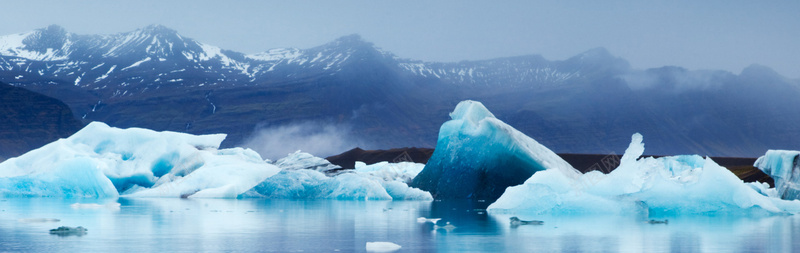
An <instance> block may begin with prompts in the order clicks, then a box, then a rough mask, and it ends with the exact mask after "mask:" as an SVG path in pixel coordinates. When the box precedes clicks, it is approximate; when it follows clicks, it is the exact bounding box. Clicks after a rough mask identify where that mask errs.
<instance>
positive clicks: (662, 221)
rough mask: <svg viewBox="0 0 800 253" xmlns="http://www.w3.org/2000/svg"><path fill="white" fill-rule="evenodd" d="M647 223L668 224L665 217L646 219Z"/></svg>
mask: <svg viewBox="0 0 800 253" xmlns="http://www.w3.org/2000/svg"><path fill="white" fill-rule="evenodd" d="M647 223H650V224H669V220H667V219H665V220H649V221H647Z"/></svg>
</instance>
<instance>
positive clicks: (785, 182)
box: [753, 150, 800, 200]
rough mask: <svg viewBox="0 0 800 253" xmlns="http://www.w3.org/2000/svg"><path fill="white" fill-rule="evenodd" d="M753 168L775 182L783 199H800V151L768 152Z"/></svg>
mask: <svg viewBox="0 0 800 253" xmlns="http://www.w3.org/2000/svg"><path fill="white" fill-rule="evenodd" d="M753 166H756V167H758V169H760V170H761V171H763V172H764V173H766V174H767V175H769V176H770V177H772V179H774V180H775V189H776V190H777V191H778V196H780V198H782V199H787V200H792V199H800V151H790V150H768V151H767V153H766V154H764V155H763V156H761V157H759V158H758V160H756V162H755V164H754V165H753Z"/></svg>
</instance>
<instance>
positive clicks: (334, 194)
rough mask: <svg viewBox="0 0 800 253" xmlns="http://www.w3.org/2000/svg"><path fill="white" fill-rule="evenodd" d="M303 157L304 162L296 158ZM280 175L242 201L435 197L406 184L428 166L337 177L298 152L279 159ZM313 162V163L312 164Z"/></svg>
mask: <svg viewBox="0 0 800 253" xmlns="http://www.w3.org/2000/svg"><path fill="white" fill-rule="evenodd" d="M291 157H295V158H302V159H293V158H291ZM278 161H279V162H278V163H277V165H278V166H279V167H280V168H281V169H282V171H281V172H280V173H278V174H277V175H275V176H272V177H270V178H267V179H266V180H264V181H262V182H261V183H259V184H258V185H256V186H255V187H253V188H252V189H250V190H249V191H247V192H245V193H243V194H241V195H240V196H239V197H240V198H277V199H346V200H432V199H433V198H432V197H431V194H430V193H428V192H425V191H422V190H420V189H416V188H412V187H409V186H408V184H407V183H406V182H407V181H408V180H409V178H413V176H414V175H416V173H419V170H421V168H422V167H423V166H424V165H422V164H416V163H407V162H403V163H388V162H381V163H377V164H372V165H365V164H363V163H358V164H357V166H356V169H355V170H346V171H342V172H339V173H337V174H335V175H332V174H331V173H328V174H327V175H326V174H325V173H323V172H321V171H326V172H327V171H330V170H327V169H321V170H320V168H330V166H328V165H326V164H329V163H328V161H327V160H325V159H323V158H318V157H314V156H312V155H311V154H308V153H302V152H296V153H294V154H291V155H289V157H287V159H281V160H278ZM310 161H313V162H310Z"/></svg>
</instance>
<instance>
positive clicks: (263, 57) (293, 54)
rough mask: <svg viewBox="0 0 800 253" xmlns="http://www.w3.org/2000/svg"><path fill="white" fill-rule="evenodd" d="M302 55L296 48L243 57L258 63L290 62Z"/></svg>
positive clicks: (271, 50) (277, 49) (273, 50)
mask: <svg viewBox="0 0 800 253" xmlns="http://www.w3.org/2000/svg"><path fill="white" fill-rule="evenodd" d="M301 55H302V53H301V51H300V49H297V48H274V49H270V50H267V51H265V52H261V53H257V54H250V55H246V56H245V57H247V58H250V59H253V60H258V61H279V60H291V59H295V58H297V57H300V56H301Z"/></svg>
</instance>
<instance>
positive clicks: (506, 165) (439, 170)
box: [411, 100, 580, 200]
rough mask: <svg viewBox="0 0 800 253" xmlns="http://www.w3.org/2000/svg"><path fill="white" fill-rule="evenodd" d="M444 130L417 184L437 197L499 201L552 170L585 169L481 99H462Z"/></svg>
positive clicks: (570, 174)
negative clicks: (507, 120)
mask: <svg viewBox="0 0 800 253" xmlns="http://www.w3.org/2000/svg"><path fill="white" fill-rule="evenodd" d="M450 118H451V120H450V121H447V122H445V123H444V124H443V125H442V127H441V128H440V130H439V139H438V141H437V142H436V149H435V151H434V152H433V155H432V156H431V158H430V160H428V163H427V164H426V165H425V167H424V169H423V170H422V171H421V172H420V173H419V175H417V176H416V178H414V180H413V182H412V184H411V186H414V187H417V188H420V189H422V190H425V191H429V192H430V193H431V194H432V195H433V196H434V197H435V198H437V199H442V198H473V199H482V200H495V199H497V198H498V197H500V195H502V194H503V192H504V191H505V190H506V187H509V186H513V185H519V184H522V183H523V182H525V179H527V178H529V177H530V176H531V175H533V174H534V173H535V172H537V171H543V170H547V169H552V170H556V171H559V172H560V173H561V174H562V175H564V176H565V177H567V178H569V179H572V178H577V177H578V176H579V175H580V172H578V171H577V170H575V169H574V168H573V167H572V166H571V165H570V164H569V163H567V162H566V161H564V160H563V159H561V157H559V156H558V155H556V154H555V153H553V151H551V150H549V149H547V148H546V147H544V146H543V145H541V144H539V143H538V142H536V140H534V139H532V138H530V137H528V136H526V135H525V134H523V133H521V132H519V131H518V130H516V129H514V128H513V127H511V126H509V125H507V124H506V123H504V122H502V121H500V120H498V119H497V118H495V116H494V115H493V114H492V113H491V112H489V110H488V109H486V107H484V106H483V104H481V103H480V102H476V101H469V100H468V101H462V102H460V103H459V104H458V105H457V106H456V108H455V110H454V111H453V112H452V113H450Z"/></svg>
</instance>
